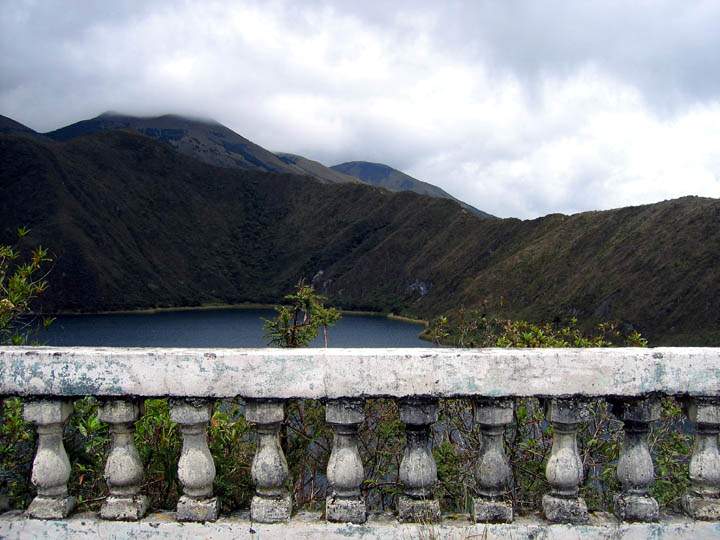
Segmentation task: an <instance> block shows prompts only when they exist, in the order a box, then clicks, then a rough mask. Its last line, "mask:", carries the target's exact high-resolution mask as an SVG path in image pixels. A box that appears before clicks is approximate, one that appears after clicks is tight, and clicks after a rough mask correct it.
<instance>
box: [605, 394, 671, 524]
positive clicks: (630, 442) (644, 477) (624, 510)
mask: <svg viewBox="0 0 720 540" xmlns="http://www.w3.org/2000/svg"><path fill="white" fill-rule="evenodd" d="M613 412H614V413H615V415H616V416H617V417H618V418H619V419H620V420H622V421H623V424H624V428H625V440H624V441H623V445H622V448H621V450H620V459H619V460H618V464H617V477H618V480H619V481H620V484H621V485H622V493H620V494H619V495H616V496H615V515H616V516H617V517H618V518H619V519H622V520H624V521H656V520H657V519H658V517H659V514H660V509H659V506H658V503H657V501H656V500H655V499H654V498H652V497H651V496H650V495H649V494H648V492H649V490H650V485H651V484H652V482H653V480H654V479H655V469H654V468H653V462H652V456H651V455H650V449H649V448H648V442H647V438H648V432H649V431H650V423H651V422H655V421H657V420H658V419H659V418H660V404H659V402H658V401H657V399H655V398H648V399H637V400H628V401H622V402H614V403H613Z"/></svg>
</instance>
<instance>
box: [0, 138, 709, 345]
mask: <svg viewBox="0 0 720 540" xmlns="http://www.w3.org/2000/svg"><path fill="white" fill-rule="evenodd" d="M0 189H2V193H3V197H1V198H0V243H3V242H5V243H6V242H10V241H13V237H14V233H13V231H14V230H15V229H16V228H17V227H18V226H19V225H26V226H28V227H30V229H31V231H30V234H29V235H28V237H26V239H25V242H27V244H28V245H36V244H38V243H41V244H43V245H44V246H46V247H48V248H49V249H50V251H51V252H52V254H53V255H54V257H55V262H54V266H53V268H52V272H51V274H50V277H49V279H50V284H51V286H50V288H49V290H48V292H47V293H46V294H45V295H44V298H43V306H44V309H46V310H50V311H55V310H77V311H97V310H117V309H129V308H143V307H163V306H193V305H199V304H203V303H210V302H221V303H229V304H233V303H241V302H245V301H252V302H276V301H278V300H279V299H280V298H281V297H282V295H283V294H285V293H287V292H288V291H289V290H291V288H292V286H293V285H294V284H295V283H296V282H297V280H298V279H300V278H303V277H304V278H306V279H308V280H312V282H313V283H314V284H315V286H316V287H317V288H318V289H319V290H320V291H321V292H323V293H324V294H326V295H328V296H329V298H330V301H331V302H332V303H333V304H334V305H337V306H339V307H343V308H348V309H367V310H376V311H383V312H395V313H402V314H407V315H415V316H421V317H426V318H429V317H432V316H436V315H438V314H441V313H444V312H446V311H448V310H452V309H456V308H458V307H460V306H466V307H473V306H482V305H484V303H485V302H486V301H488V300H489V301H490V302H491V303H492V302H495V301H497V300H498V299H502V304H503V306H504V308H503V309H504V310H505V311H504V314H507V315H509V316H514V317H525V318H528V319H536V320H538V319H539V320H552V319H553V318H554V317H556V316H560V315H567V314H572V315H575V316H577V317H578V318H579V319H580V320H583V319H588V320H591V319H599V320H603V319H619V320H621V321H624V322H626V323H628V324H632V325H633V326H634V327H636V328H638V329H639V330H640V331H641V332H642V333H643V334H645V335H646V336H647V337H649V338H650V339H651V342H652V343H655V344H660V343H672V342H676V343H677V342H682V343H684V344H698V343H703V342H708V340H712V339H714V340H715V341H717V340H718V339H720V332H719V331H718V329H719V328H720V309H719V306H720V287H719V286H718V283H720V201H719V200H715V199H704V198H697V197H687V198H682V199H677V200H672V201H665V202H662V203H657V204H652V205H645V206H638V207H629V208H622V209H618V210H610V211H604V212H586V213H582V214H577V215H573V216H564V215H550V216H547V217H544V218H540V219H535V220H529V221H521V220H517V219H481V218H479V217H477V216H475V215H473V214H471V213H470V212H467V211H465V210H464V209H463V208H461V207H460V206H459V205H458V204H456V203H454V202H453V201H450V200H447V199H443V198H436V197H428V196H423V195H419V194H416V193H412V192H399V193H393V192H390V191H387V190H382V189H376V188H373V187H372V186H367V185H364V184H360V183H341V184H338V183H332V184H331V183H328V184H323V183H320V182H308V181H307V177H305V176H298V175H293V174H287V173H270V172H265V171H259V170H245V169H234V168H222V167H216V166H212V165H209V164H207V163H204V162H202V161H200V160H197V159H193V158H190V157H188V156H186V155H183V154H180V153H178V152H176V151H175V150H173V148H172V147H170V146H169V145H167V144H162V143H160V142H158V141H156V140H153V139H151V138H148V137H145V136H141V135H139V134H137V133H133V132H130V131H122V130H120V131H101V132H98V133H94V134H91V135H88V136H85V137H79V138H74V139H70V140H68V141H65V142H59V141H52V140H40V139H36V138H32V137H27V136H22V135H0Z"/></svg>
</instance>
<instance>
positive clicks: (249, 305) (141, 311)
mask: <svg viewBox="0 0 720 540" xmlns="http://www.w3.org/2000/svg"><path fill="white" fill-rule="evenodd" d="M276 305H277V304H262V303H256V302H246V303H243V304H202V305H200V306H177V307H157V308H137V309H119V310H115V311H58V312H56V313H48V314H47V315H49V316H51V317H56V316H58V315H80V316H85V315H155V314H158V313H173V312H183V311H212V310H222V309H248V310H250V309H273V308H274V307H275V306H276ZM339 311H340V313H342V314H343V316H345V315H347V316H350V317H353V316H364V317H382V318H384V319H390V320H393V321H400V322H406V323H410V324H417V325H420V326H423V327H427V326H428V324H429V322H428V321H427V320H425V319H416V318H413V317H406V316H404V315H396V314H394V313H383V312H381V311H367V310H352V309H341V310H339Z"/></svg>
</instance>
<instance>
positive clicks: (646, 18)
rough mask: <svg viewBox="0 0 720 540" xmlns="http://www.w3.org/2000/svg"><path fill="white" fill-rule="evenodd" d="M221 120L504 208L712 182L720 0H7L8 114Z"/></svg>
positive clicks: (0, 78) (277, 142) (529, 210)
mask: <svg viewBox="0 0 720 540" xmlns="http://www.w3.org/2000/svg"><path fill="white" fill-rule="evenodd" d="M106 110H116V111H121V112H128V113H135V114H156V113H166V112H174V113H179V114H192V115H199V116H203V117H210V118H214V119H216V120H218V121H219V122H221V123H223V124H225V125H227V126H228V127H230V128H232V129H234V130H235V131H237V132H238V133H240V134H242V135H244V136H245V137H248V138H249V139H251V140H253V141H255V142H257V143H259V144H261V145H262V146H264V147H266V148H268V149H270V150H276V151H286V152H292V153H297V154H302V155H304V156H306V157H309V158H312V159H316V160H319V161H321V162H323V163H325V164H326V165H333V164H335V163H339V162H342V161H349V160H367V161H377V162H382V163H386V164H388V165H391V166H393V167H396V168H398V169H401V170H403V171H405V172H407V173H409V174H411V175H412V176H415V177H416V178H419V179H421V180H426V181H428V182H431V183H433V184H436V185H438V186H441V187H442V188H444V189H446V190H447V191H449V192H450V193H452V194H453V195H455V196H457V197H459V198H460V199H463V200H465V201H467V202H468V203H470V204H472V205H474V206H476V207H477V208H480V209H482V210H485V211H488V212H491V213H493V214H496V215H498V216H502V217H506V216H516V217H522V218H528V217H537V216H541V215H545V214H548V213H553V212H563V213H573V212H578V211H584V210H593V209H606V208H614V207H618V206H627V205H630V204H640V203H647V202H655V201H659V200H663V199H667V198H673V197H678V196H682V195H704V196H710V197H720V1H718V0H710V1H707V2H693V1H686V0H683V1H678V0H672V1H667V2H661V1H657V2H645V1H633V2H628V1H626V0H623V1H618V2H614V1H604V2H603V1H593V2H581V1H574V0H568V1H566V2H554V1H551V0H543V1H531V0H528V1H527V2H521V1H511V0H498V1H497V2H484V1H481V0H476V1H468V2H438V1H437V0H432V1H418V0H414V1H403V0H393V1H392V2H388V1H387V0H384V1H377V2H374V1H368V0H365V1H363V2H357V1H352V2H349V1H348V2H340V1H338V2H324V1H312V0H310V1H304V2H302V1H299V0H294V1H288V2H283V1H277V2H272V1H263V2H241V1H236V0H232V1H227V2H222V1H219V2H211V1H199V2H179V1H157V2H150V1H147V2H146V1H137V2H121V1H119V0H113V1H112V2H110V1H108V2H104V1H103V2H99V1H98V2H96V1H88V2H81V1H71V0H65V1H57V2H52V1H21V0H0V114H3V115H6V116H10V117H12V118H14V119H16V120H18V121H20V122H22V123H24V124H26V125H28V126H30V127H32V128H34V129H36V130H38V131H47V130H51V129H55V128H57V127H60V126H62V125H66V124H68V123H72V122H75V121H77V120H80V119H84V118H89V117H92V116H95V115H97V114H99V113H102V112H104V111H106Z"/></svg>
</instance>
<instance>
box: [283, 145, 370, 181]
mask: <svg viewBox="0 0 720 540" xmlns="http://www.w3.org/2000/svg"><path fill="white" fill-rule="evenodd" d="M275 155H276V156H277V157H279V158H280V159H281V160H282V161H283V163H285V164H287V165H291V166H294V167H296V168H298V169H300V170H301V171H302V172H303V173H305V174H307V175H308V176H312V177H314V178H317V179H318V180H320V181H323V182H329V183H336V184H344V183H351V182H356V183H357V182H360V180H358V179H357V178H355V177H354V176H348V175H347V174H343V173H341V172H338V171H335V170H333V169H331V168H330V167H326V166H325V165H323V164H322V163H320V162H318V161H313V160H311V159H308V158H305V157H302V156H298V155H296V154H288V153H285V152H276V153H275Z"/></svg>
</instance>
